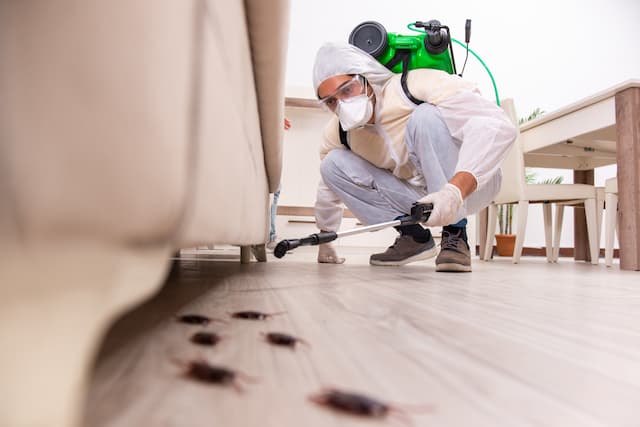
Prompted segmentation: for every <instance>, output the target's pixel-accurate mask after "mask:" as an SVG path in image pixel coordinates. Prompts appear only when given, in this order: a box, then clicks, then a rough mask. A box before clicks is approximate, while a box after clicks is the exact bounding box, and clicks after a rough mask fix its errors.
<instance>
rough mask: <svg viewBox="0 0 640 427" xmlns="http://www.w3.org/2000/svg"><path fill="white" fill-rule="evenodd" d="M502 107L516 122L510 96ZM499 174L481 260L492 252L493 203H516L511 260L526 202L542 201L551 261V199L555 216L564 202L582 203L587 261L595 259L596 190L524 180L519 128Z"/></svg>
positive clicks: (520, 235) (521, 232) (519, 248)
mask: <svg viewBox="0 0 640 427" xmlns="http://www.w3.org/2000/svg"><path fill="white" fill-rule="evenodd" d="M502 108H503V109H504V110H505V112H506V113H507V115H509V117H510V118H511V120H512V121H513V122H514V124H515V123H517V118H516V117H517V116H516V112H515V107H514V105H513V100H511V99H507V100H504V101H502ZM502 175H503V177H502V187H501V188H500V192H499V193H498V195H497V196H496V197H495V200H494V201H493V202H492V203H491V204H490V205H489V209H488V210H489V212H488V218H489V219H488V223H487V239H486V246H485V250H484V259H485V260H488V259H490V258H491V255H492V249H493V240H494V235H495V228H496V221H497V206H498V205H501V204H516V203H517V205H518V209H517V212H516V225H517V231H516V243H515V248H514V252H513V262H514V263H518V262H519V261H520V256H521V254H522V245H523V243H524V235H525V230H526V225H527V214H528V209H529V204H530V203H542V204H543V213H544V225H545V227H544V228H545V245H546V254H547V260H548V261H549V262H552V261H553V260H554V258H553V253H552V244H551V240H552V220H551V204H552V203H554V204H556V206H557V210H556V217H558V215H559V214H558V209H559V210H560V212H562V210H563V207H564V205H579V204H584V207H585V215H586V220H587V232H588V235H589V247H590V254H591V263H592V264H597V263H598V243H597V234H598V233H597V231H596V227H597V224H596V190H595V187H594V186H592V185H586V184H527V183H526V181H525V167H524V153H523V151H522V143H521V140H520V132H518V137H517V138H516V141H515V143H514V144H513V147H512V148H511V149H510V150H509V153H508V154H507V157H506V158H505V160H504V162H503V165H502ZM560 215H561V214H560ZM560 218H561V217H560ZM556 221H558V220H556ZM557 229H558V228H557ZM558 230H560V229H558ZM556 238H557V239H559V231H557V233H556ZM558 241H559V240H558Z"/></svg>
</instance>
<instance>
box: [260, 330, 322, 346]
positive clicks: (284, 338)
mask: <svg viewBox="0 0 640 427" xmlns="http://www.w3.org/2000/svg"><path fill="white" fill-rule="evenodd" d="M260 334H261V335H262V336H263V337H264V339H265V341H267V342H268V343H270V344H273V345H280V346H283V347H290V348H291V349H292V350H294V349H295V348H296V345H297V344H298V343H300V344H304V345H306V346H308V347H311V344H309V343H308V342H307V341H305V340H303V339H302V338H298V337H294V336H293V335H289V334H285V333H282V332H261V333H260Z"/></svg>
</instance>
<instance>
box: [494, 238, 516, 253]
mask: <svg viewBox="0 0 640 427" xmlns="http://www.w3.org/2000/svg"><path fill="white" fill-rule="evenodd" d="M515 245H516V235H515V234H496V249H497V251H498V255H500V256H513V248H514V247H515Z"/></svg>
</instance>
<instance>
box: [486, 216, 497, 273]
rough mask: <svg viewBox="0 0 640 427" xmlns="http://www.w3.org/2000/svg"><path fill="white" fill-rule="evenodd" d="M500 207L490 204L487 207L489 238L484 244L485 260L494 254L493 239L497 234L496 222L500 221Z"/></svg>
mask: <svg viewBox="0 0 640 427" xmlns="http://www.w3.org/2000/svg"><path fill="white" fill-rule="evenodd" d="M497 215H498V208H497V206H496V205H494V204H490V205H489V207H488V209H487V239H486V242H485V246H484V260H485V261H489V260H490V259H491V256H492V254H493V239H494V238H495V235H496V222H497V221H498V218H497Z"/></svg>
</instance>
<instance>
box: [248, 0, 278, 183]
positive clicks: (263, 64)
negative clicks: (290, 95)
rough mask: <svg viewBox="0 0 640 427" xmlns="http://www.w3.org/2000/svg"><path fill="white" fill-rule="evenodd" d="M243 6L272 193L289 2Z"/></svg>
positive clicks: (253, 1)
mask: <svg viewBox="0 0 640 427" xmlns="http://www.w3.org/2000/svg"><path fill="white" fill-rule="evenodd" d="M245 8H246V14H247V26H248V28H249V44H250V46H251V57H252V63H253V71H254V79H255V86H256V92H257V99H258V111H259V112H260V131H261V133H262V146H263V150H264V162H265V168H266V171H267V179H268V183H269V191H270V192H275V191H276V190H277V189H278V185H279V184H280V176H281V173H282V139H283V120H284V76H285V67H286V54H287V39H288V35H289V34H288V29H289V12H288V11H289V1H288V0H273V1H268V2H267V1H264V0H245Z"/></svg>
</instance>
